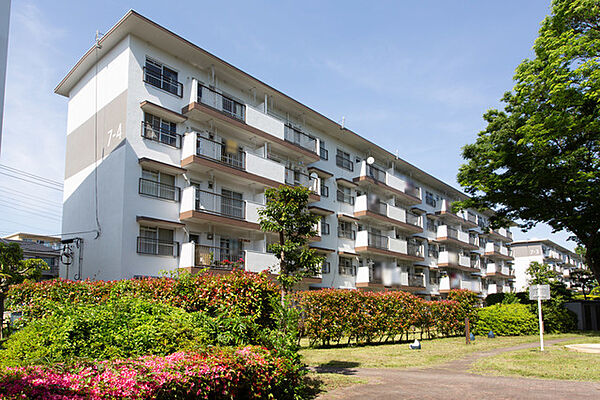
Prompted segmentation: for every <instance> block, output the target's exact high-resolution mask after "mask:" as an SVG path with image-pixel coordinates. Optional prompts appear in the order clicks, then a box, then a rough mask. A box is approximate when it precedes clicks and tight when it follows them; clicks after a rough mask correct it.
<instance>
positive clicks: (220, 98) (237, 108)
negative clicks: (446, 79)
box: [198, 84, 246, 122]
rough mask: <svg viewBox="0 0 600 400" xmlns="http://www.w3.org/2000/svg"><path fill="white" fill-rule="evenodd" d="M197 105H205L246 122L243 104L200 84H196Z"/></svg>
mask: <svg viewBox="0 0 600 400" xmlns="http://www.w3.org/2000/svg"><path fill="white" fill-rule="evenodd" d="M198 103H202V104H206V105H207V106H209V107H212V108H214V109H216V110H217V111H220V112H222V113H223V114H225V115H228V116H230V117H232V118H235V119H237V120H240V121H242V122H244V121H246V106H245V105H244V104H242V103H240V102H239V101H236V100H234V99H232V98H231V97H227V96H225V95H224V94H222V93H219V92H217V91H215V90H213V89H211V88H209V87H206V86H203V85H200V84H198Z"/></svg>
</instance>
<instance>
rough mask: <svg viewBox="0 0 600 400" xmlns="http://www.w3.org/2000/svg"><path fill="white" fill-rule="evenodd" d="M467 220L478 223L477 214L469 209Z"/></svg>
mask: <svg viewBox="0 0 600 400" xmlns="http://www.w3.org/2000/svg"><path fill="white" fill-rule="evenodd" d="M467 221H469V222H472V223H474V224H476V223H477V216H476V215H475V214H473V213H472V212H470V211H468V212H467Z"/></svg>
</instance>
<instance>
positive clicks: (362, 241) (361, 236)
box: [355, 231, 369, 247]
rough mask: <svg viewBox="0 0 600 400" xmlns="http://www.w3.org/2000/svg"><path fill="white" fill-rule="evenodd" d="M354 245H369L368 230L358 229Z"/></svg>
mask: <svg viewBox="0 0 600 400" xmlns="http://www.w3.org/2000/svg"><path fill="white" fill-rule="evenodd" d="M355 243H356V245H355V246H356V247H363V246H364V247H366V246H368V245H369V232H368V231H358V232H356V241H355Z"/></svg>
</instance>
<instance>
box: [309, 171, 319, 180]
mask: <svg viewBox="0 0 600 400" xmlns="http://www.w3.org/2000/svg"><path fill="white" fill-rule="evenodd" d="M309 176H310V179H317V178H318V177H319V175H317V173H316V172H311V173H310V175H309Z"/></svg>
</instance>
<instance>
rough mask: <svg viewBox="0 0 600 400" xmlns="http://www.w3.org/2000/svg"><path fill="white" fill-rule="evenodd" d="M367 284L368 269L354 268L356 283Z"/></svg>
mask: <svg viewBox="0 0 600 400" xmlns="http://www.w3.org/2000/svg"><path fill="white" fill-rule="evenodd" d="M368 282H369V267H368V266H362V267H358V268H356V283H368Z"/></svg>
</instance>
